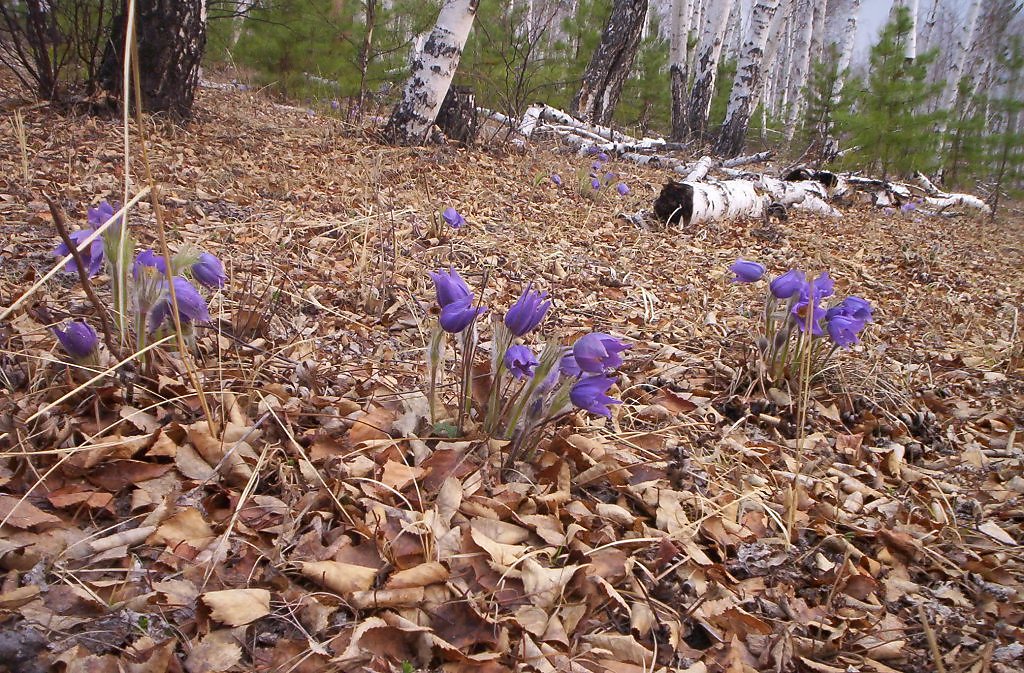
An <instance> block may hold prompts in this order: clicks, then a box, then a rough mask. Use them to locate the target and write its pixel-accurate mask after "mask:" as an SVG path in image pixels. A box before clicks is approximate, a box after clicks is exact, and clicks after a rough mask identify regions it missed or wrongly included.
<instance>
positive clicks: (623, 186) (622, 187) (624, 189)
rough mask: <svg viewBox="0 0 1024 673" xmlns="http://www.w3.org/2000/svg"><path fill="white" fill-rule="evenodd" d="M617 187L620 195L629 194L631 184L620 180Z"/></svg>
mask: <svg viewBox="0 0 1024 673" xmlns="http://www.w3.org/2000/svg"><path fill="white" fill-rule="evenodd" d="M615 189H616V191H618V192H619V196H626V195H627V194H629V186H628V185H627V184H626V183H625V182H620V183H619V184H618V185H616V186H615Z"/></svg>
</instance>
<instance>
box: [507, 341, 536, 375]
mask: <svg viewBox="0 0 1024 673" xmlns="http://www.w3.org/2000/svg"><path fill="white" fill-rule="evenodd" d="M539 364H540V360H538V359H537V356H536V355H534V354H533V351H531V350H530V349H529V348H527V347H526V346H509V347H508V350H507V351H505V368H506V369H508V371H509V373H510V374H512V376H514V377H516V378H517V379H528V378H531V377H532V376H533V370H534V369H535V368H536V367H537V365H539Z"/></svg>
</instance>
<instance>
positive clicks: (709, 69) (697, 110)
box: [686, 0, 733, 141]
mask: <svg viewBox="0 0 1024 673" xmlns="http://www.w3.org/2000/svg"><path fill="white" fill-rule="evenodd" d="M732 4H733V0H712V2H711V4H710V5H709V6H708V8H707V10H706V11H705V13H704V25H703V26H702V27H701V32H700V41H699V42H698V44H697V60H696V62H695V63H694V78H693V87H692V88H691V89H690V100H689V102H688V104H687V107H686V127H687V135H688V136H689V137H690V138H693V139H695V140H698V141H700V140H703V139H704V136H705V134H706V133H707V128H708V113H709V112H710V111H711V97H712V96H713V95H714V93H715V78H716V77H717V76H718V59H719V58H720V57H721V55H722V41H723V40H724V39H725V29H726V24H727V22H728V20H729V11H730V10H731V9H732Z"/></svg>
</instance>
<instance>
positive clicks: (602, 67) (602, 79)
mask: <svg viewBox="0 0 1024 673" xmlns="http://www.w3.org/2000/svg"><path fill="white" fill-rule="evenodd" d="M646 17H647V0H615V5H614V6H613V7H612V13H611V16H610V17H608V23H607V24H606V25H605V28H604V33H602V35H601V44H599V45H598V47H597V50H596V51H594V55H593V56H592V57H591V59H590V63H589V64H588V65H587V69H586V71H585V72H584V73H583V83H582V85H581V86H580V90H579V93H577V94H576V97H575V98H573V100H572V105H571V107H570V111H571V112H572V113H573V114H574V115H576V116H577V117H579V118H580V119H582V120H583V121H586V122H589V123H591V124H601V125H605V126H607V125H608V124H609V123H610V122H611V120H612V113H614V112H615V106H616V104H618V102H619V95H620V94H621V93H622V86H623V84H625V83H626V78H628V77H629V71H630V70H631V69H632V67H633V59H634V58H636V52H637V48H638V47H639V46H640V33H641V32H642V31H643V27H644V19H645V18H646Z"/></svg>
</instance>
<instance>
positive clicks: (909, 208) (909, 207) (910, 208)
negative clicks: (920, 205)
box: [900, 201, 917, 213]
mask: <svg viewBox="0 0 1024 673" xmlns="http://www.w3.org/2000/svg"><path fill="white" fill-rule="evenodd" d="M915 210H917V204H916V203H914V202H913V201H907V202H906V203H904V204H903V205H902V206H900V212H902V213H912V212H914V211H915Z"/></svg>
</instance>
